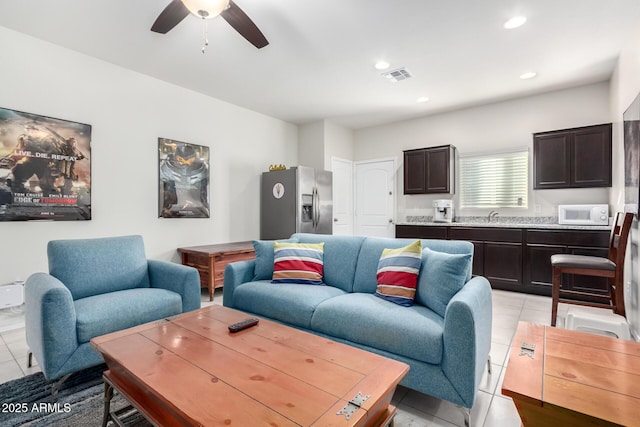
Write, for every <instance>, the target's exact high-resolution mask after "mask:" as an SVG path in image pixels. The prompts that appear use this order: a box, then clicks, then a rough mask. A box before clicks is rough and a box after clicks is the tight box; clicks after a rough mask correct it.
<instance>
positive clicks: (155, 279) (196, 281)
mask: <svg viewBox="0 0 640 427" xmlns="http://www.w3.org/2000/svg"><path fill="white" fill-rule="evenodd" d="M147 265H148V268H149V281H150V282H151V287H152V288H160V289H166V290H169V291H173V292H175V293H177V294H180V296H181V297H182V312H183V313H184V312H187V311H191V310H197V309H198V308H200V275H199V274H198V270H196V269H195V268H193V267H189V266H186V265H182V264H176V263H174V262H169V261H160V260H148V261H147Z"/></svg>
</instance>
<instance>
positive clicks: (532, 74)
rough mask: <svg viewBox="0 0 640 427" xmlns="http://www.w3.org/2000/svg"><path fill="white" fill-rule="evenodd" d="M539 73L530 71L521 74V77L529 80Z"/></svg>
mask: <svg viewBox="0 0 640 427" xmlns="http://www.w3.org/2000/svg"><path fill="white" fill-rule="evenodd" d="M537 75H538V74H537V73H534V72H533V71H530V72H528V73H524V74H521V75H520V78H521V79H522V80H529V79H532V78H534V77H535V76H537Z"/></svg>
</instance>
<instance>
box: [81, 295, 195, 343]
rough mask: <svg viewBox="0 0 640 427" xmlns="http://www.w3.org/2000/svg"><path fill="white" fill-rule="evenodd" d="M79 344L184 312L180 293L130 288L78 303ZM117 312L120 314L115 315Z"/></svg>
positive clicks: (92, 297)
mask: <svg viewBox="0 0 640 427" xmlns="http://www.w3.org/2000/svg"><path fill="white" fill-rule="evenodd" d="M74 306H75V309H76V330H77V334H78V342H79V343H85V342H88V341H89V340H90V339H91V338H94V337H97V336H100V335H104V334H108V333H110V332H114V331H119V330H121V329H126V328H130V327H132V326H136V325H140V324H142V323H147V322H151V321H153V320H158V319H162V318H164V317H168V316H174V315H176V314H179V313H181V312H182V297H181V296H180V294H178V293H176V292H172V291H168V290H166V289H156V288H145V289H126V290H124V291H117V292H110V293H107V294H101V295H94V296H91V297H87V298H82V299H79V300H76V301H74ZM115 313H117V315H115Z"/></svg>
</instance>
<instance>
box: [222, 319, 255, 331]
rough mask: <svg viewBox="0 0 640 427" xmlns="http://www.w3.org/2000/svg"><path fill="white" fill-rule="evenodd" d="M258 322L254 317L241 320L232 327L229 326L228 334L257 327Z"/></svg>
mask: <svg viewBox="0 0 640 427" xmlns="http://www.w3.org/2000/svg"><path fill="white" fill-rule="evenodd" d="M258 322H259V320H258V319H256V318H255V317H250V318H248V319H245V320H242V321H240V322H238V323H234V324H232V325H229V331H230V332H239V331H241V330H243V329H247V328H250V327H252V326H255V325H257V324H258Z"/></svg>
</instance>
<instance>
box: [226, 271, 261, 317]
mask: <svg viewBox="0 0 640 427" xmlns="http://www.w3.org/2000/svg"><path fill="white" fill-rule="evenodd" d="M255 266H256V260H255V259H250V260H246V261H238V262H232V263H230V264H227V266H226V267H225V268H224V286H223V287H222V292H223V297H222V304H223V305H224V306H225V307H231V308H233V307H235V303H234V301H233V294H234V292H235V289H236V287H238V286H239V285H241V284H243V283H246V282H251V281H252V280H253V276H254V271H255Z"/></svg>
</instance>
